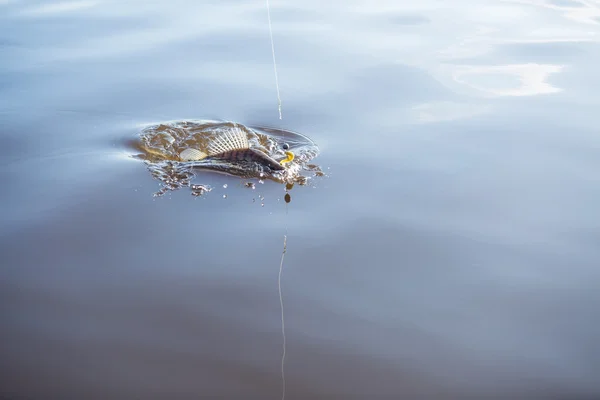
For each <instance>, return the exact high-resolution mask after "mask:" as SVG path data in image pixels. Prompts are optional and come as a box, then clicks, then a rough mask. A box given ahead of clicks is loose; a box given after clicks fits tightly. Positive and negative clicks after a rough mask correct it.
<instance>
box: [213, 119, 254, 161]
mask: <svg viewBox="0 0 600 400" xmlns="http://www.w3.org/2000/svg"><path fill="white" fill-rule="evenodd" d="M249 148H250V143H248V136H247V135H246V132H244V131H243V130H242V129H240V128H238V127H237V126H234V127H233V128H231V129H225V130H224V131H223V132H222V133H221V134H220V135H219V136H217V137H216V138H214V139H213V140H212V141H211V142H210V143H209V144H208V148H207V150H208V155H209V156H215V155H218V154H222V153H227V152H228V151H234V150H246V149H249Z"/></svg>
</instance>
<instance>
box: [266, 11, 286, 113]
mask: <svg viewBox="0 0 600 400" xmlns="http://www.w3.org/2000/svg"><path fill="white" fill-rule="evenodd" d="M267 17H268V19H269V36H270V37H271V53H272V54H273V70H274V71H275V87H276V88H277V107H278V109H279V119H283V117H282V116H281V96H280V95H279V79H277V62H276V61H275V45H274V44H273V28H272V27H271V7H270V6H269V0H267Z"/></svg>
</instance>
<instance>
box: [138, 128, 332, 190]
mask: <svg viewBox="0 0 600 400" xmlns="http://www.w3.org/2000/svg"><path fill="white" fill-rule="evenodd" d="M233 129H241V130H242V131H243V132H245V133H246V135H247V136H248V142H249V144H250V147H251V148H252V149H254V150H257V151H261V152H263V153H264V154H266V155H268V156H269V157H271V158H273V159H275V160H281V159H284V158H285V157H286V154H285V150H284V147H285V148H289V151H292V152H293V153H294V156H295V157H294V160H293V161H291V162H289V163H286V164H285V169H284V170H282V171H273V170H271V169H270V168H268V167H265V166H264V165H261V164H260V163H258V162H249V161H232V160H224V159H218V158H211V157H209V158H206V159H203V160H199V161H182V160H181V159H180V158H179V155H180V154H181V152H182V151H184V150H185V149H189V148H194V149H198V150H200V151H204V152H206V151H207V149H208V147H209V146H210V143H211V142H212V141H213V140H215V138H217V137H219V136H220V135H222V134H223V133H226V132H227V131H228V130H233ZM284 144H286V145H287V146H284ZM132 145H133V147H134V148H135V149H136V150H137V151H138V152H139V153H138V154H135V155H134V156H133V157H135V158H137V159H140V160H143V161H144V163H145V164H146V166H147V168H148V170H149V171H150V173H151V174H152V176H153V177H154V178H155V179H157V180H158V181H159V182H160V183H161V188H160V190H159V191H158V192H156V193H155V196H162V195H164V194H165V193H167V192H169V191H175V190H178V189H181V188H184V187H188V188H190V189H191V190H192V195H194V196H201V195H203V194H205V193H208V192H210V191H211V188H210V186H208V185H204V184H195V183H193V181H194V180H195V179H196V178H197V176H198V175H199V173H202V172H210V171H214V172H221V173H226V174H229V175H233V176H238V177H242V178H246V179H256V181H257V182H258V183H262V182H263V181H264V180H266V179H268V180H271V181H274V182H278V183H283V184H291V185H294V184H297V185H300V186H304V185H306V184H307V183H308V182H309V180H310V179H311V178H313V177H316V176H323V172H322V170H321V168H320V167H319V166H317V165H315V164H309V162H310V161H311V160H312V159H313V158H315V157H316V156H317V155H318V154H319V148H318V146H317V145H316V144H315V143H314V142H313V141H312V140H311V139H309V138H308V137H306V136H304V135H302V134H300V133H296V132H291V131H284V130H280V129H273V128H266V127H247V126H244V125H242V124H238V123H234V122H222V121H204V120H197V121H195V120H186V121H169V122H163V123H159V124H155V125H151V126H147V127H146V128H144V129H143V130H142V131H141V132H140V134H139V137H138V139H137V140H135V141H134V142H133V143H132ZM250 183H252V184H254V182H250ZM246 186H247V187H249V188H254V187H255V186H254V185H246Z"/></svg>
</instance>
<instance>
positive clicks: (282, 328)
mask: <svg viewBox="0 0 600 400" xmlns="http://www.w3.org/2000/svg"><path fill="white" fill-rule="evenodd" d="M285 207H286V215H287V204H286V206H285ZM286 250H287V226H286V228H285V235H283V251H282V252H281V262H280V263H279V279H278V281H277V283H278V286H279V305H280V306H281V335H282V337H283V353H282V355H281V385H282V388H281V400H284V399H285V370H284V363H285V347H286V346H285V320H284V317H283V295H282V294H281V274H282V273H283V259H284V258H285V252H286Z"/></svg>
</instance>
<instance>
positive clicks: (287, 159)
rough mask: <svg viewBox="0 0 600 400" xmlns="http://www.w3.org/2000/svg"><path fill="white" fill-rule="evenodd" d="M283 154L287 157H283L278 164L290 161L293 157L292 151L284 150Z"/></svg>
mask: <svg viewBox="0 0 600 400" xmlns="http://www.w3.org/2000/svg"><path fill="white" fill-rule="evenodd" d="M285 155H286V156H287V157H286V158H284V159H283V160H281V161H279V164H281V165H283V164H286V163H289V162H292V160H293V159H294V153H292V152H291V151H286V152H285Z"/></svg>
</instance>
